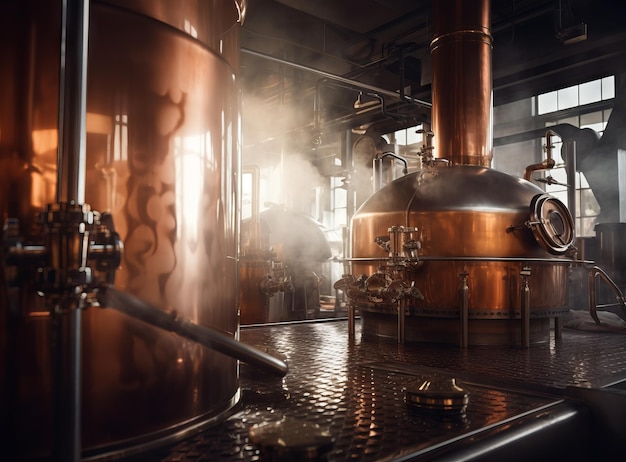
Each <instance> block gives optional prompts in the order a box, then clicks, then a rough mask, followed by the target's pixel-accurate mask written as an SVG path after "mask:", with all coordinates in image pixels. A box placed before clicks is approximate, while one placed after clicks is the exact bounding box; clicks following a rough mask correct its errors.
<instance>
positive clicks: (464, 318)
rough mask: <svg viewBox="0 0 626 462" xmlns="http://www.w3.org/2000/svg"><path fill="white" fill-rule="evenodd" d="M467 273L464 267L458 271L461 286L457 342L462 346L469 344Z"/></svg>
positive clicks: (465, 346)
mask: <svg viewBox="0 0 626 462" xmlns="http://www.w3.org/2000/svg"><path fill="white" fill-rule="evenodd" d="M468 276H469V273H468V272H467V270H466V269H464V270H463V272H461V273H459V277H460V278H461V288H460V289H459V299H460V307H459V308H460V309H459V315H460V319H461V326H460V327H461V329H460V330H461V338H460V339H459V343H460V345H461V347H462V348H467V347H468V345H469V286H468V285H467V277H468Z"/></svg>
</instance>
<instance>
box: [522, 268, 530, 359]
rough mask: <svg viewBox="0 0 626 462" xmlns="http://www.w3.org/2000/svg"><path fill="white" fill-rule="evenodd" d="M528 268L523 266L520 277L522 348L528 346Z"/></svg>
mask: <svg viewBox="0 0 626 462" xmlns="http://www.w3.org/2000/svg"><path fill="white" fill-rule="evenodd" d="M530 274H531V272H530V267H528V266H526V265H524V267H523V268H522V271H520V276H521V277H522V289H521V300H520V306H521V318H522V346H524V347H529V346H530V287H529V285H528V278H529V277H530Z"/></svg>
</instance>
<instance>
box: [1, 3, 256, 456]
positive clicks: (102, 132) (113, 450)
mask: <svg viewBox="0 0 626 462" xmlns="http://www.w3.org/2000/svg"><path fill="white" fill-rule="evenodd" d="M245 3H246V2H245V1H244V0H240V1H209V2H206V1H201V0H186V1H183V2H168V1H165V0H163V1H142V0H131V1H114V0H111V1H106V0H102V1H92V2H91V5H90V20H89V55H88V61H87V62H88V68H87V98H86V164H85V165H86V167H85V178H84V190H85V193H84V196H85V202H86V203H88V204H90V205H91V207H92V208H93V209H97V210H99V211H101V212H107V213H110V214H111V216H112V218H113V220H114V222H115V225H116V229H117V232H118V233H119V235H120V236H121V238H122V240H123V242H124V246H125V249H124V254H123V260H122V261H121V265H120V269H119V270H118V271H117V275H116V279H115V283H114V287H115V288H117V289H119V290H120V291H124V292H126V293H129V294H131V295H133V296H136V297H137V298H138V299H141V300H144V301H145V302H148V303H151V304H152V305H154V306H157V307H159V308H161V309H162V310H163V311H169V310H176V312H177V313H178V314H179V315H180V316H182V317H184V318H187V319H189V320H191V321H193V322H195V323H197V324H202V325H206V326H212V327H215V328H217V329H218V330H220V331H221V332H224V333H225V334H226V335H228V336H230V337H231V338H233V339H236V338H237V337H238V318H237V313H238V287H237V279H238V273H237V263H236V260H237V252H238V211H237V194H238V193H237V171H238V169H239V165H238V162H239V149H240V146H239V116H240V111H239V88H238V80H237V73H238V72H237V69H238V53H239V41H238V37H239V24H238V22H239V21H241V19H242V14H243V10H244V9H245ZM0 11H1V13H0V17H1V18H2V19H1V20H0V22H1V23H2V26H1V27H0V29H2V34H3V37H2V40H1V45H0V61H1V63H2V69H3V71H2V73H1V76H0V99H1V100H2V101H3V103H2V109H1V110H0V164H1V167H0V171H1V173H0V175H1V176H2V178H1V179H2V186H1V187H0V212H1V213H2V219H3V220H5V219H7V218H17V219H19V223H20V234H21V235H22V236H23V237H24V242H25V243H29V242H31V243H32V242H37V240H38V239H39V236H40V232H41V230H40V229H39V226H38V224H37V219H36V216H37V214H38V213H40V212H41V211H42V210H43V208H44V206H45V205H46V204H50V203H54V202H55V197H57V193H58V191H57V190H56V189H57V179H58V177H59V175H62V174H67V172H60V171H59V169H58V165H63V161H62V162H60V163H58V162H57V145H58V140H59V138H60V135H59V118H58V113H59V111H58V108H59V100H60V95H59V91H60V90H59V87H60V85H59V73H60V62H61V61H60V49H59V48H60V40H59V37H60V36H61V20H60V18H61V16H60V11H61V2H60V1H58V2H35V1H28V2H22V1H9V2H3V6H2V8H1V9H0ZM79 181H80V180H79ZM14 280H19V281H20V286H18V287H15V286H14V285H11V281H14ZM0 282H1V283H2V284H1V285H2V290H1V291H0V312H1V315H2V316H1V321H0V328H1V329H2V332H0V337H1V338H2V343H0V366H1V368H2V380H1V382H2V389H1V392H2V396H1V400H2V401H1V406H2V408H1V409H0V410H1V411H2V414H3V427H4V428H3V434H4V435H5V437H8V438H7V439H6V440H5V444H7V443H6V442H7V441H8V445H9V446H8V447H6V446H5V448H4V451H8V452H9V454H14V455H15V456H16V457H17V458H19V459H28V458H30V457H40V456H46V455H49V454H50V453H51V451H52V449H53V448H52V447H53V445H54V444H55V442H53V441H52V440H53V435H54V431H53V428H52V427H53V425H54V424H53V418H52V415H53V396H52V388H53V383H52V382H53V376H54V373H55V371H53V370H52V368H53V366H52V360H51V354H50V352H51V350H52V349H53V348H54V345H55V344H58V343H59V342H62V341H63V339H54V338H52V337H53V332H54V330H53V329H51V323H52V321H51V317H50V312H49V311H48V307H47V306H46V305H45V303H44V302H43V301H42V299H41V298H40V297H38V296H37V294H36V292H35V290H34V284H33V283H32V280H28V279H27V278H26V279H24V278H22V279H19V278H14V275H13V274H6V272H5V271H2V280H1V281H0ZM80 350H81V353H82V377H81V386H82V420H81V434H82V448H83V454H84V455H85V456H88V457H94V458H97V457H100V456H104V455H107V456H111V455H113V456H115V455H116V454H117V455H120V454H131V453H134V452H137V451H141V450H143V449H145V448H150V447H153V446H154V445H155V444H159V443H161V442H166V441H168V440H172V439H174V438H178V437H180V436H181V435H182V434H184V433H185V432H189V431H193V430H194V429H196V428H198V427H200V426H203V425H207V424H210V423H212V422H215V421H217V420H219V419H220V418H222V417H223V416H224V415H225V414H226V413H228V412H229V410H230V409H231V408H232V407H233V406H234V405H235V404H236V402H237V401H238V399H239V393H240V392H239V386H238V363H237V360H235V359H233V358H231V357H229V356H226V355H224V354H222V353H219V352H217V351H214V350H211V349H207V348H205V347H203V346H201V345H199V344H197V343H195V342H193V341H190V340H186V339H183V338H181V337H179V336H177V335H175V334H174V333H171V332H165V331H163V330H161V329H157V328H155V327H151V326H149V325H147V324H145V323H144V322H142V321H139V320H136V319H133V318H131V317H128V316H125V315H123V314H120V313H119V312H117V311H114V310H111V309H107V307H102V308H98V307H91V308H89V309H85V310H84V314H83V316H82V346H80ZM4 416H6V418H5V417H4Z"/></svg>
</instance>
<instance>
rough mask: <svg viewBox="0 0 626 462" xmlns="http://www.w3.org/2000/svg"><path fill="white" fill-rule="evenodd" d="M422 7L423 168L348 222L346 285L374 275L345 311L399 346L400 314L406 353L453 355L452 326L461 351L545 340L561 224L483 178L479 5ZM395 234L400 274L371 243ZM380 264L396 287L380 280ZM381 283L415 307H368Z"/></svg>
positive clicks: (555, 211) (487, 88)
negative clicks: (403, 237)
mask: <svg viewBox="0 0 626 462" xmlns="http://www.w3.org/2000/svg"><path fill="white" fill-rule="evenodd" d="M433 5H434V21H433V23H434V28H433V40H432V42H431V57H432V69H433V82H432V95H433V113H432V121H433V127H432V128H433V132H434V159H431V160H430V161H428V162H426V163H425V167H424V168H423V170H421V171H418V172H416V173H412V174H409V175H406V176H404V177H402V178H400V179H398V180H395V181H394V182H392V183H390V184H388V185H387V186H386V187H384V188H382V189H381V190H380V191H378V192H376V193H375V194H374V195H373V196H372V197H371V198H370V199H368V200H367V201H366V202H365V203H364V204H363V205H362V206H361V208H360V209H359V210H358V211H357V212H356V214H355V215H354V217H353V218H352V221H351V265H352V274H353V275H354V276H355V277H358V276H359V275H361V274H364V275H366V276H371V275H374V276H376V275H378V276H376V277H370V278H369V279H367V280H366V281H365V293H366V294H367V297H364V296H361V297H358V296H357V297H356V301H355V302H354V303H355V304H356V308H357V310H358V312H360V314H361V319H362V329H363V333H364V335H366V336H367V335H383V336H387V335H388V336H396V335H398V337H400V333H399V331H398V329H400V327H399V326H400V324H401V323H400V321H398V320H397V319H399V316H398V313H399V310H401V311H400V312H401V313H403V314H404V315H403V316H402V317H401V318H402V323H404V324H403V327H402V329H403V330H404V332H403V334H402V335H404V336H405V340H406V341H433V342H445V343H459V341H460V340H459V339H460V338H461V337H460V335H461V330H462V329H463V322H467V323H468V324H467V325H466V327H465V329H466V330H467V332H466V338H465V342H467V343H469V344H521V343H523V342H522V340H523V336H524V335H527V336H528V340H529V341H531V342H535V341H541V340H545V339H546V338H547V335H548V334H549V330H550V319H551V318H555V319H556V318H558V316H560V315H561V314H562V313H563V312H565V311H566V310H567V303H568V297H567V290H568V268H569V262H570V261H571V260H569V259H568V257H567V256H566V253H567V249H568V248H569V245H570V244H571V241H572V240H573V238H574V236H573V223H572V220H571V216H570V215H569V211H568V210H567V209H566V208H565V207H564V206H563V205H562V204H561V203H560V202H559V201H557V200H555V199H552V198H550V197H548V196H546V195H545V194H544V191H543V190H541V189H540V188H539V187H537V186H535V185H534V184H532V183H530V182H528V181H526V180H523V179H521V178H517V177H514V176H511V175H507V174H504V173H501V172H498V171H495V170H492V169H490V168H489V167H490V164H491V155H492V154H491V150H492V141H491V137H492V132H491V130H492V82H491V49H492V39H491V34H490V31H489V8H490V5H489V1H488V0H472V1H467V0H458V1H457V0H438V1H435V2H433ZM551 219H552V220H554V222H556V223H558V225H557V228H559V229H558V230H557V231H554V228H552V227H551V224H550V223H549V221H550V220H551ZM546 222H548V223H547V225H546ZM553 224H554V223H553ZM546 226H547V227H546ZM399 227H405V228H407V229H413V231H412V232H411V233H410V234H411V236H410V237H411V240H413V241H417V242H419V247H420V248H419V250H418V251H417V257H416V258H414V259H413V261H409V264H408V265H405V266H404V267H403V266H402V265H403V264H404V262H402V261H400V264H396V263H397V261H398V260H397V258H396V257H394V258H395V260H394V259H392V258H390V255H391V253H389V254H388V253H387V252H386V250H385V249H384V248H383V247H381V246H380V245H379V244H377V243H376V242H375V240H376V238H378V237H381V236H390V230H392V229H397V228H399ZM555 232H556V234H558V236H555ZM555 237H556V238H558V239H556V241H555ZM561 238H562V239H563V240H564V241H566V242H561ZM390 241H391V242H393V237H392V238H391V239H390ZM561 244H563V245H561ZM415 246H416V245H414V247H415ZM390 264H392V265H396V266H394V268H395V269H394V271H396V272H397V273H399V275H398V274H392V275H391V276H390V275H389V274H388V275H386V276H380V275H381V273H382V272H383V270H385V268H389V267H390ZM398 268H400V269H398ZM390 277H391V278H393V277H398V278H399V280H402V281H403V282H404V283H406V284H413V285H414V287H415V288H416V289H418V290H419V291H420V292H421V295H422V296H423V299H420V298H418V297H408V299H405V300H404V301H403V302H402V303H400V306H398V303H396V302H394V303H390V302H389V301H385V300H383V299H382V298H381V297H378V295H376V290H378V291H379V292H380V288H377V287H376V284H382V282H381V281H382V279H385V278H387V279H389V278H390ZM368 284H371V285H372V288H369V287H368ZM524 294H525V295H524ZM524 297H526V298H524ZM525 309H528V310H529V311H530V314H529V318H530V319H529V323H528V325H527V326H524V325H523V323H522V322H521V320H522V318H523V316H522V313H523V312H524V310H525ZM464 310H465V311H464ZM464 313H465V314H464ZM464 316H465V321H464Z"/></svg>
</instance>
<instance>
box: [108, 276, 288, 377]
mask: <svg viewBox="0 0 626 462" xmlns="http://www.w3.org/2000/svg"><path fill="white" fill-rule="evenodd" d="M97 296H98V302H99V303H100V305H102V306H106V307H110V308H113V309H116V310H118V311H120V312H122V313H125V314H127V315H129V316H131V317H133V318H136V319H139V320H141V321H143V322H146V323H148V324H150V325H152V326H155V327H159V328H161V329H165V330H167V331H170V332H174V333H176V334H178V335H180V336H182V337H185V338H187V339H190V340H193V341H194V342H197V343H199V344H201V345H204V346H206V347H208V348H211V349H213V350H216V351H219V352H220V353H224V354H225V355H227V356H230V357H231V358H235V359H238V360H240V361H243V362H245V363H248V364H250V365H253V366H257V367H259V368H260V369H263V370H265V371H267V372H270V373H271V374H273V375H276V376H279V377H283V376H285V374H287V370H288V368H287V364H285V363H284V362H283V361H281V360H279V359H277V358H274V357H273V356H270V355H268V354H267V353H264V352H262V351H260V350H257V349H256V348H253V347H251V346H249V345H246V344H244V343H241V342H238V341H236V340H234V339H232V338H231V337H229V336H228V335H227V334H226V333H223V332H220V331H218V330H216V329H213V328H211V327H208V326H200V325H198V324H194V323H192V322H190V321H188V320H185V319H182V318H179V317H177V316H176V313H167V312H165V311H163V310H162V309H160V308H158V307H156V306H153V305H150V304H148V303H146V302H144V301H142V300H140V299H138V298H137V297H134V296H132V295H130V294H127V293H124V292H122V291H119V290H117V289H114V288H113V287H106V288H102V289H100V290H99V292H98V295H97Z"/></svg>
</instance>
